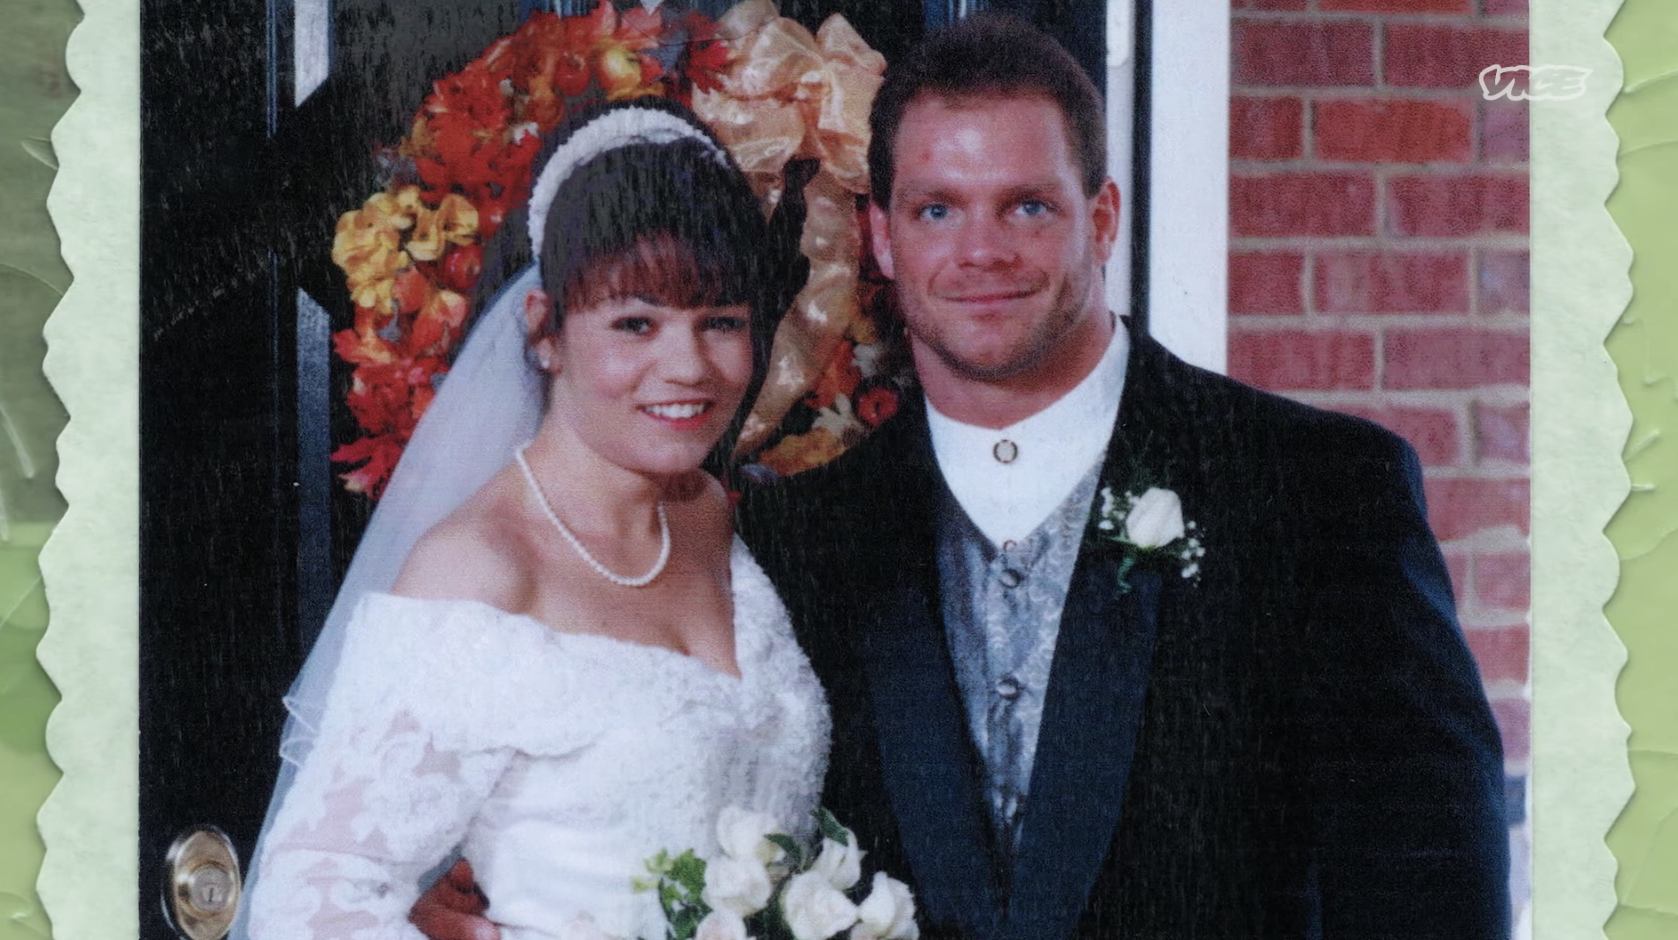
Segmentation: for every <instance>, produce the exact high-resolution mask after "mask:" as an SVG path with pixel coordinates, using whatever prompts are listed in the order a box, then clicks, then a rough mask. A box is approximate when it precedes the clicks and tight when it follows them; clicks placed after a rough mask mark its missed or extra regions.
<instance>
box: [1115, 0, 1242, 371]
mask: <svg viewBox="0 0 1678 940" xmlns="http://www.w3.org/2000/svg"><path fill="white" fill-rule="evenodd" d="M1134 2H1135V0H1108V4H1107V124H1108V128H1107V138H1108V172H1109V173H1110V174H1111V175H1112V177H1113V179H1115V180H1117V181H1118V182H1119V189H1120V191H1121V192H1122V193H1124V195H1125V196H1126V197H1128V196H1129V195H1130V193H1128V192H1125V190H1127V189H1129V188H1131V186H1132V185H1133V184H1132V176H1131V169H1132V159H1131V153H1132V127H1133V118H1132V115H1133V111H1132V107H1133V104H1134V95H1135V87H1136V81H1135V75H1136V69H1137V68H1139V67H1143V66H1145V65H1151V74H1150V76H1149V77H1150V79H1151V81H1150V85H1151V97H1152V100H1151V107H1150V108H1149V122H1148V124H1149V127H1148V132H1149V146H1148V151H1149V160H1148V164H1149V174H1148V176H1149V179H1148V184H1147V185H1148V218H1147V220H1146V225H1147V238H1148V270H1147V274H1146V276H1147V279H1148V282H1147V298H1148V330H1149V332H1150V333H1151V334H1153V336H1154V337H1155V338H1156V339H1158V340H1159V341H1160V342H1161V343H1163V344H1164V345H1165V346H1166V347H1167V348H1169V349H1170V350H1171V351H1172V352H1174V353H1176V354H1177V355H1179V356H1181V357H1183V358H1184V359H1186V360H1188V361H1189V362H1192V363H1194V364H1195V365H1198V366H1201V367H1203V368H1207V369H1211V370H1212V371H1214V372H1224V371H1226V370H1227V365H1228V347H1229V315H1228V311H1229V50H1230V46H1229V23H1230V16H1229V4H1228V3H1220V2H1214V0H1153V16H1152V24H1153V32H1152V36H1151V37H1150V38H1151V40H1152V45H1153V49H1152V56H1151V59H1152V62H1151V63H1139V62H1137V61H1136V56H1135V46H1134V41H1133V40H1134V25H1133V24H1134V23H1135V17H1134V15H1133V8H1134ZM1132 204H1133V200H1131V199H1130V198H1126V199H1125V200H1124V214H1123V217H1122V218H1121V237H1120V241H1119V243H1118V245H1117V246H1116V248H1115V251H1114V257H1113V260H1112V261H1111V262H1109V264H1108V268H1107V299H1108V303H1109V304H1110V305H1111V306H1112V308H1113V309H1114V310H1118V311H1126V310H1128V309H1129V307H1130V281H1131V270H1130V269H1131V264H1130V240H1131V239H1130V233H1131V232H1132V221H1131V220H1132V218H1133V217H1132V216H1131V214H1130V209H1131V206H1132Z"/></svg>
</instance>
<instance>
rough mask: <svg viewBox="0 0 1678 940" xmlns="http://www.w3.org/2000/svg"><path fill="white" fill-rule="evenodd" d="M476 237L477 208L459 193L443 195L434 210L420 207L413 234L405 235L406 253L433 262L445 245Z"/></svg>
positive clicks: (470, 241)
mask: <svg viewBox="0 0 1678 940" xmlns="http://www.w3.org/2000/svg"><path fill="white" fill-rule="evenodd" d="M477 236H478V210H477V207H475V206H473V205H472V203H471V201H470V200H468V199H467V198H466V197H465V196H462V195H460V194H459V193H449V194H448V195H447V196H444V197H443V202H442V205H439V206H438V207H437V208H436V209H435V210H432V209H427V208H426V207H425V206H424V205H421V206H420V207H419V210H418V212H417V213H416V216H415V220H414V233H413V234H412V235H410V236H409V237H408V244H407V246H406V247H407V250H408V255H409V256H410V257H412V258H413V259H414V260H415V261H436V260H437V259H438V258H439V257H440V256H441V255H442V254H443V251H444V246H445V244H453V245H469V244H471V243H472V242H473V241H475V240H476V239H477Z"/></svg>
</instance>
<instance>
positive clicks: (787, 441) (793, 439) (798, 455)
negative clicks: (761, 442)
mask: <svg viewBox="0 0 1678 940" xmlns="http://www.w3.org/2000/svg"><path fill="white" fill-rule="evenodd" d="M844 451H845V446H844V445H843V444H841V443H839V439H838V438H836V437H834V436H833V435H832V434H830V433H829V432H828V431H827V429H826V428H812V429H811V430H810V431H808V432H807V433H804V434H793V435H790V436H788V437H784V438H782V439H781V441H780V443H778V444H776V445H775V446H774V447H771V448H769V449H768V450H766V451H764V452H763V453H761V454H759V455H758V458H757V461H758V463H761V464H763V465H764V466H766V467H768V468H769V469H771V470H773V471H775V472H776V473H777V474H780V475H781V476H783V477H790V476H792V475H793V474H795V473H798V472H800V471H803V470H809V469H811V468H812V467H819V466H821V465H822V464H824V463H827V462H828V461H830V460H832V459H833V458H835V457H837V456H839V455H840V454H842V453H844Z"/></svg>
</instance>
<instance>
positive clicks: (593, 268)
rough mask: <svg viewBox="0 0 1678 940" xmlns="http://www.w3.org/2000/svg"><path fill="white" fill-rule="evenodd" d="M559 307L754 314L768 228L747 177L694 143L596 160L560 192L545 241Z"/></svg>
mask: <svg viewBox="0 0 1678 940" xmlns="http://www.w3.org/2000/svg"><path fill="white" fill-rule="evenodd" d="M543 242H544V244H543V257H542V259H541V260H542V268H543V281H544V282H545V286H546V287H547V289H548V292H549V294H550V296H552V297H555V298H556V299H558V300H559V301H560V303H559V306H560V307H563V308H570V309H581V308H582V307H585V306H588V305H590V304H592V303H597V302H599V301H601V300H604V299H607V298H609V297H613V296H636V297H643V298H646V299H649V300H653V301H656V302H658V303H661V304H665V305H668V306H673V307H720V306H732V305H735V304H747V305H751V306H756V305H757V301H758V298H759V295H761V293H762V287H761V285H763V284H764V283H765V281H766V276H767V274H768V272H766V271H764V270H763V258H762V255H763V251H764V248H765V245H766V244H767V242H768V236H767V226H766V224H765V222H764V219H763V215H762V212H761V210H760V209H759V208H758V204H757V200H756V198H755V197H754V196H753V195H752V192H751V188H750V186H748V185H747V183H746V181H745V178H744V176H742V175H741V174H740V173H739V171H738V170H735V169H733V168H732V167H728V166H724V165H722V164H719V163H718V162H717V161H716V160H715V158H714V157H713V156H712V155H711V153H710V152H709V151H708V150H707V149H706V148H705V146H704V145H702V144H700V143H698V142H697V141H694V142H683V143H678V144H662V145H633V146H629V147H622V148H619V149H617V150H613V151H610V152H608V153H606V154H603V155H601V156H600V157H599V158H597V159H595V160H592V161H590V162H589V163H588V164H587V165H586V166H584V167H582V168H580V169H579V170H578V171H577V173H576V174H575V176H573V178H572V179H570V180H568V181H567V182H566V184H565V185H564V186H562V187H561V189H560V192H559V194H558V197H557V198H556V199H555V201H554V205H553V208H552V209H551V211H550V213H549V218H548V225H547V231H546V233H545V236H544V240H543Z"/></svg>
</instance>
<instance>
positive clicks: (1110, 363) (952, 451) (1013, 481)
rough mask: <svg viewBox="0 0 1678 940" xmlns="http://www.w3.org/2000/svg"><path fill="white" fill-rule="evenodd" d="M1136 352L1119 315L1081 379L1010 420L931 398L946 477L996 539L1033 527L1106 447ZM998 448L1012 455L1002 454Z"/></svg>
mask: <svg viewBox="0 0 1678 940" xmlns="http://www.w3.org/2000/svg"><path fill="white" fill-rule="evenodd" d="M1129 359H1130V334H1129V333H1127V332H1126V331H1125V328H1124V324H1122V323H1116V324H1115V326H1114V330H1113V340H1112V342H1111V343H1110V344H1108V346H1107V352H1106V353H1105V354H1104V355H1103V356H1102V357H1101V361H1100V362H1098V363H1097V364H1096V367H1095V368H1094V369H1092V370H1090V374H1089V375H1086V376H1084V380H1083V381H1082V382H1079V383H1078V384H1077V385H1076V386H1074V387H1073V389H1072V390H1071V391H1069V392H1067V393H1066V394H1065V395H1062V396H1061V397H1060V398H1059V399H1057V400H1056V401H1055V402H1054V403H1053V404H1051V405H1049V407H1047V408H1044V409H1043V410H1042V411H1039V412H1037V413H1036V414H1034V415H1031V416H1030V417H1028V418H1025V419H1024V420H1022V421H1019V422H1016V423H1014V424H1012V425H1009V426H1008V427H1005V428H1000V429H997V428H984V427H979V426H977V425H972V424H965V423H963V422H960V421H957V420H955V419H954V418H950V417H948V416H946V415H943V414H940V413H939V411H938V409H937V408H934V407H933V406H932V402H931V401H928V402H927V405H926V416H927V423H928V424H929V425H930V426H931V429H932V450H933V453H934V454H935V455H937V458H938V469H939V470H940V472H942V473H943V476H944V483H945V485H947V486H948V487H949V488H950V492H951V493H952V494H953V495H954V496H955V498H956V501H957V502H958V503H960V504H961V508H962V509H963V510H964V511H965V512H966V513H967V516H968V518H969V519H971V520H972V521H973V524H974V525H975V526H977V527H978V529H979V531H980V532H982V533H984V535H985V537H986V538H988V539H990V540H991V542H992V544H994V545H999V546H1000V545H1003V544H1004V543H1007V542H1013V541H1019V540H1021V539H1024V538H1025V537H1026V536H1027V535H1030V534H1031V533H1032V532H1033V531H1035V530H1036V529H1037V527H1038V526H1040V525H1042V524H1043V521H1044V520H1045V519H1047V518H1048V517H1049V514H1050V513H1052V512H1054V511H1055V509H1057V508H1058V507H1059V506H1060V505H1061V504H1062V503H1064V502H1065V501H1066V498H1067V497H1068V496H1070V495H1071V494H1072V490H1073V488H1074V487H1076V486H1077V485H1078V482H1079V481H1080V480H1082V479H1083V478H1084V475H1085V474H1087V473H1088V472H1089V469H1090V467H1091V466H1092V465H1093V464H1094V463H1095V462H1096V461H1098V460H1100V459H1101V458H1102V456H1103V455H1104V454H1105V453H1106V452H1107V443H1108V441H1109V440H1111V438H1112V436H1113V423H1114V421H1115V420H1117V418H1118V415H1119V396H1120V393H1121V392H1122V391H1123V389H1124V378H1125V366H1126V364H1127V363H1128V362H1129ZM1010 445H1012V446H1010ZM999 449H1000V453H1001V455H1002V456H1003V457H1007V456H1009V455H1012V456H1013V459H1012V460H1011V461H1008V462H1003V460H1000V459H998V453H999Z"/></svg>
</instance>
